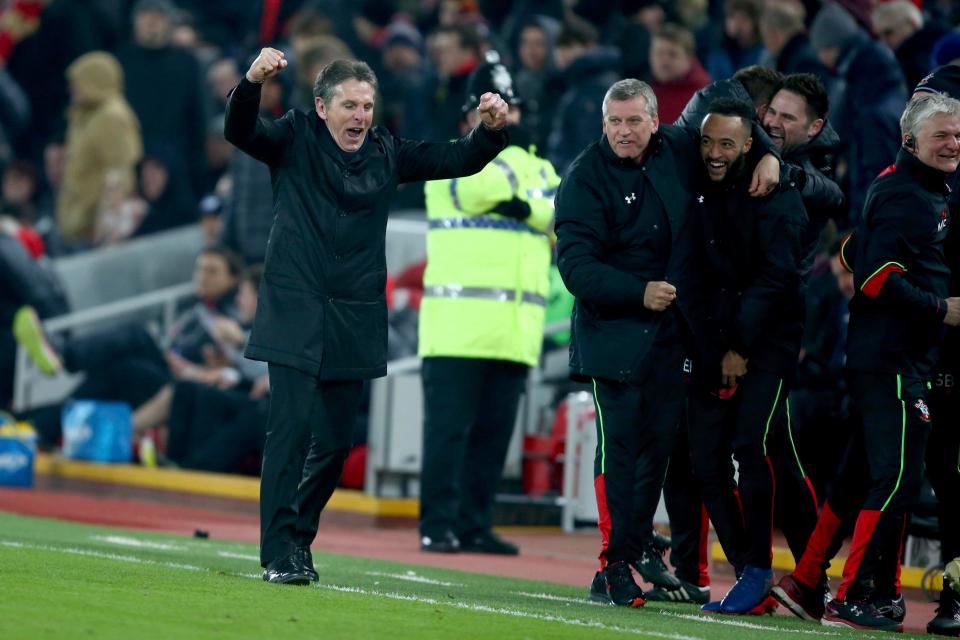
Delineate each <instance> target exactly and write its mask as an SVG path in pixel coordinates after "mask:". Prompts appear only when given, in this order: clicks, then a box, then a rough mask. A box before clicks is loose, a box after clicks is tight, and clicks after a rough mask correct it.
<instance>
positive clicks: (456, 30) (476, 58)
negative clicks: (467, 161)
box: [427, 24, 483, 142]
mask: <svg viewBox="0 0 960 640" xmlns="http://www.w3.org/2000/svg"><path fill="white" fill-rule="evenodd" d="M427 42H428V44H427V51H428V53H429V54H430V57H431V58H432V60H433V62H434V64H435V65H436V69H437V78H436V85H435V86H434V88H433V92H432V93H433V96H432V100H431V102H432V104H431V105H430V110H429V113H430V114H431V125H432V131H431V134H430V136H429V139H430V140H434V141H437V142H439V141H445V140H452V139H454V138H459V137H460V106H461V105H462V104H463V103H464V102H465V101H466V98H467V79H468V78H469V77H470V74H471V73H472V72H473V70H474V69H476V68H477V65H479V64H480V53H481V48H482V46H483V41H482V40H481V38H480V35H479V34H478V33H477V30H476V29H475V28H474V27H471V26H467V25H461V24H457V25H449V26H440V27H438V28H437V29H436V30H435V31H434V32H433V33H432V34H430V36H429V38H428V39H427Z"/></svg>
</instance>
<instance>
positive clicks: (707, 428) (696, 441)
mask: <svg viewBox="0 0 960 640" xmlns="http://www.w3.org/2000/svg"><path fill="white" fill-rule="evenodd" d="M787 393H788V389H787V384H786V383H785V381H784V379H783V378H782V377H780V376H779V375H777V374H775V373H770V372H767V371H760V370H755V371H751V372H750V373H748V374H747V375H746V376H745V377H744V378H743V380H742V381H741V382H740V386H739V388H738V389H737V392H736V394H735V395H734V396H733V397H732V398H730V399H727V400H721V399H720V398H718V397H716V396H713V395H712V394H710V393H708V392H703V391H701V392H698V393H696V394H694V395H693V396H691V398H690V414H689V422H688V427H687V428H688V432H689V437H690V454H691V460H692V461H693V472H694V476H695V477H696V478H697V481H698V483H699V485H700V490H701V492H702V495H703V502H704V504H705V505H706V507H707V512H708V513H709V514H710V520H711V521H713V526H714V529H715V530H716V532H717V537H718V538H719V540H720V544H721V546H723V550H724V552H725V553H726V554H727V558H728V559H729V560H730V562H731V563H732V564H733V566H734V567H736V568H737V569H738V570H739V569H742V568H743V567H744V566H746V565H752V566H755V567H762V568H769V567H770V566H771V559H772V555H771V554H772V544H773V499H774V495H775V478H774V469H773V462H772V458H771V455H772V454H771V452H772V450H773V448H774V439H773V435H772V433H773V432H772V429H773V428H774V426H775V425H776V423H777V422H778V421H779V420H782V419H783V418H784V415H785V410H786V397H787ZM731 454H732V455H733V457H734V458H735V459H736V461H737V464H738V470H739V479H738V481H737V482H735V481H734V477H733V464H732V462H731V458H730V456H731Z"/></svg>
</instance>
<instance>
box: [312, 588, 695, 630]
mask: <svg viewBox="0 0 960 640" xmlns="http://www.w3.org/2000/svg"><path fill="white" fill-rule="evenodd" d="M315 586H316V588H318V589H326V590H328V591H340V592H343V593H356V594H359V595H365V596H376V597H378V598H389V599H391V600H402V601H404V602H418V603H421V604H429V605H444V606H448V607H453V608H455V609H466V610H468V611H482V612H485V613H497V614H500V615H505V616H511V617H514V618H530V619H532V620H542V621H543V622H559V623H560V624H566V625H571V626H575V627H588V628H591V629H603V630H605V631H615V632H618V633H630V634H634V635H643V636H649V637H654V638H666V639H667V640H704V639H703V638H700V637H698V636H686V635H683V634H679V633H662V632H659V631H648V630H646V629H633V628H629V627H620V626H617V625H611V624H604V623H602V622H599V621H596V620H578V619H576V618H565V617H563V616H557V615H547V614H544V613H534V612H531V611H518V610H516V609H503V608H501V607H491V606H488V605H484V604H473V603H469V602H457V601H453V602H447V601H444V600H436V599H434V598H423V597H420V596H411V595H407V594H404V593H391V592H385V591H372V590H369V589H360V588H358V587H344V586H338V585H332V584H317V585H315Z"/></svg>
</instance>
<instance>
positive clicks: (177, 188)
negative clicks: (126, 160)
mask: <svg viewBox="0 0 960 640" xmlns="http://www.w3.org/2000/svg"><path fill="white" fill-rule="evenodd" d="M174 163H175V160H174V159H173V158H170V157H168V156H166V155H165V154H164V152H163V151H157V152H156V153H150V154H148V155H147V156H145V157H144V159H143V161H142V162H141V163H140V195H141V196H142V197H143V199H144V201H146V203H147V211H146V215H145V216H144V218H143V221H142V222H141V223H140V225H139V226H138V227H137V229H136V235H138V236H145V235H148V234H151V233H157V232H159V231H166V230H167V229H173V228H175V227H180V226H183V225H185V224H191V223H194V222H196V221H197V212H196V207H195V205H194V199H193V198H192V197H191V196H190V192H189V191H187V189H185V188H184V185H183V184H182V183H180V184H178V183H176V182H173V181H172V180H171V179H170V177H171V175H172V173H173V171H172V166H173V164H174Z"/></svg>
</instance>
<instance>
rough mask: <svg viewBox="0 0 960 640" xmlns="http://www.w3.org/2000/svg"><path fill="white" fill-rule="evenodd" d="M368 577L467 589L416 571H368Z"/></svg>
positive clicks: (463, 585)
mask: <svg viewBox="0 0 960 640" xmlns="http://www.w3.org/2000/svg"><path fill="white" fill-rule="evenodd" d="M366 574H367V575H368V576H377V577H381V578H393V579H395V580H406V581H407V582H419V583H420V584H435V585H437V586H441V587H465V586H466V585H465V584H463V583H460V582H444V581H443V580H434V579H433V578H427V577H425V576H418V575H417V574H416V572H414V571H407V572H406V573H386V572H384V571H367V572H366Z"/></svg>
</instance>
